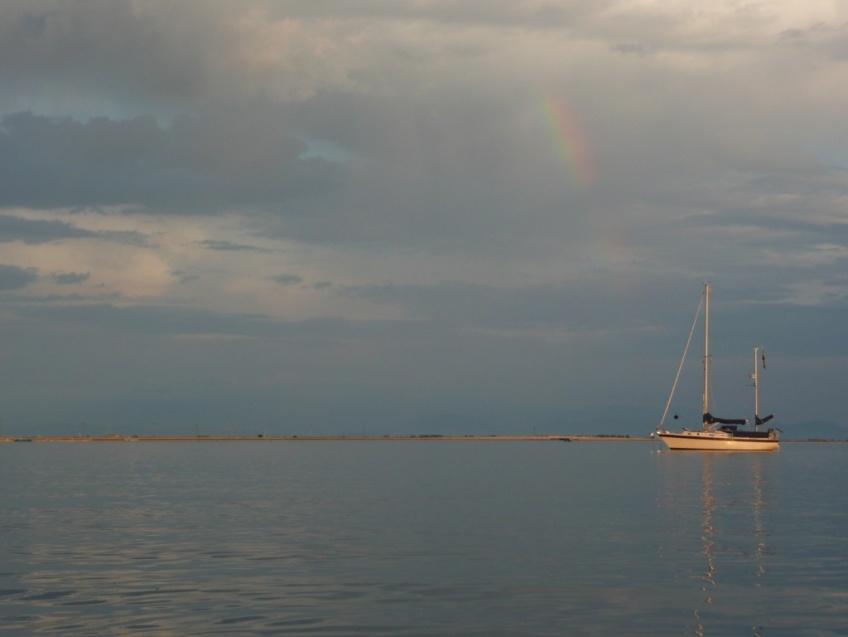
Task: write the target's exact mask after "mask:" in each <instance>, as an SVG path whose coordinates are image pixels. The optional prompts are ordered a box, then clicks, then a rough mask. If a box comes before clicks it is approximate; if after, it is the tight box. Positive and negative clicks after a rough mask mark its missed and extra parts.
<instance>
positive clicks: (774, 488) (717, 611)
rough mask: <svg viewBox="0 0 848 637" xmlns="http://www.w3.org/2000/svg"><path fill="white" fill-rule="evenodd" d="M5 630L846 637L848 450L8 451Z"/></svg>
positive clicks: (325, 445) (269, 447) (195, 446)
mask: <svg viewBox="0 0 848 637" xmlns="http://www.w3.org/2000/svg"><path fill="white" fill-rule="evenodd" d="M0 480H2V489H1V490H0V514H1V515H2V517H0V539H2V543H0V633H2V634H3V635H6V634H8V635H17V634H20V635H30V634H60V635H98V636H99V635H130V634H131V635H138V634H152V635H208V634H223V635H266V634H292V635H299V634H303V635H307V634H310V635H311V634H319V635H321V634H327V635H348V634H361V635H379V634H389V635H396V634H403V635H438V634H441V635H518V634H524V635H615V634H621V635H733V636H736V635H786V636H790V635H791V636H793V637H794V636H799V635H848V489H846V485H848V445H813V444H809V445H807V444H792V445H790V444H786V445H784V448H783V449H782V450H781V451H780V452H779V453H776V454H769V455H749V454H738V455H702V454H698V453H685V452H684V453H680V452H678V453H676V454H672V453H667V452H666V453H658V452H657V451H656V448H655V447H653V446H652V445H650V444H642V443H595V444H593V443H559V442H557V443H554V442H550V443H470V442H469V443H447V442H371V443H356V442H346V443H332V442H318V443H314V442H313V443H310V442H299V443H298V442H294V443H185V444H179V443H162V444H156V443H138V444H120V443H118V444H109V443H102V444H78V445H73V444H14V445H12V444H10V445H2V446H0Z"/></svg>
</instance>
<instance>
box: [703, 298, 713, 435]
mask: <svg viewBox="0 0 848 637" xmlns="http://www.w3.org/2000/svg"><path fill="white" fill-rule="evenodd" d="M710 293H711V290H710V284H709V283H704V411H703V413H704V414H705V415H706V414H708V413H710ZM703 428H704V429H707V428H708V427H707V423H706V422H704V424H703Z"/></svg>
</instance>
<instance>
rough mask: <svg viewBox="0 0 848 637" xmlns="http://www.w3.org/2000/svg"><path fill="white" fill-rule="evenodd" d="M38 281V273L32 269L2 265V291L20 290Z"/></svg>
mask: <svg viewBox="0 0 848 637" xmlns="http://www.w3.org/2000/svg"><path fill="white" fill-rule="evenodd" d="M36 280H38V272H37V271H36V270H34V269H32V268H19V267H17V266H14V265H0V290H18V289H20V288H25V287H26V286H28V285H29V284H30V283H34V282H35V281H36Z"/></svg>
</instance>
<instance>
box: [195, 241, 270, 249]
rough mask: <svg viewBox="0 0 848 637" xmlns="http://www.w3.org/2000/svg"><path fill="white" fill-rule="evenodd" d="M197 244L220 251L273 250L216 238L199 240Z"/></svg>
mask: <svg viewBox="0 0 848 637" xmlns="http://www.w3.org/2000/svg"><path fill="white" fill-rule="evenodd" d="M199 245H201V246H203V247H204V248H206V249H208V250H218V251H221V252H273V250H269V249H267V248H262V247H260V246H254V245H248V244H246V243H235V242H233V241H224V240H216V239H206V240H204V241H201V242H200V243H199Z"/></svg>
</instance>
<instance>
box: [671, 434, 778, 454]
mask: <svg viewBox="0 0 848 637" xmlns="http://www.w3.org/2000/svg"><path fill="white" fill-rule="evenodd" d="M657 436H658V437H659V438H660V439H661V440H662V441H663V442H664V443H665V445H666V446H667V447H668V448H669V449H674V450H692V451H776V450H777V449H778V448H779V447H780V440H779V439H778V438H777V435H776V433H774V432H770V434H769V436H768V437H747V436H745V435H744V433H736V434H729V433H726V432H723V431H662V432H659V433H658V434H657Z"/></svg>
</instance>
